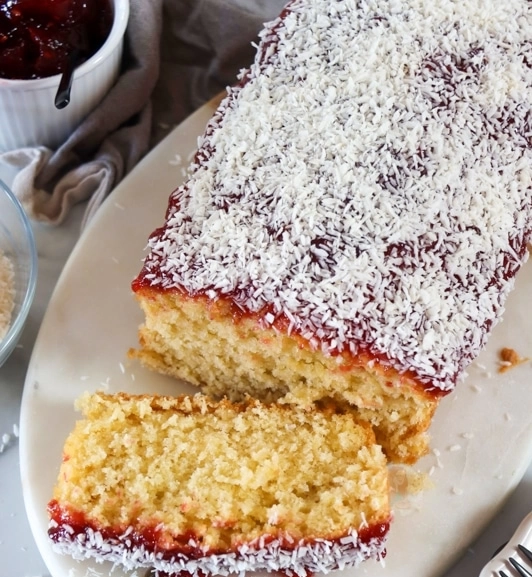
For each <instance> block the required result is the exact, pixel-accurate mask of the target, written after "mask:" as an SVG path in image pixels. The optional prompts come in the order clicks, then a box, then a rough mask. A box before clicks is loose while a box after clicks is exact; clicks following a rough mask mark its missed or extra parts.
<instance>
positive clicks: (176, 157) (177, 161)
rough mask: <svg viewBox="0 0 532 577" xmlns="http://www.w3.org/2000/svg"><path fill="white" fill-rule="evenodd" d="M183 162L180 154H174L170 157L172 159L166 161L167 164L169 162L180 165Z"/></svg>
mask: <svg viewBox="0 0 532 577" xmlns="http://www.w3.org/2000/svg"><path fill="white" fill-rule="evenodd" d="M182 162H183V159H182V158H181V155H180V154H175V155H174V158H172V160H170V161H168V164H171V165H172V166H181V164H182Z"/></svg>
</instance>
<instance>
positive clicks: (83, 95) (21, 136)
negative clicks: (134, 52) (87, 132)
mask: <svg viewBox="0 0 532 577" xmlns="http://www.w3.org/2000/svg"><path fill="white" fill-rule="evenodd" d="M113 6H114V19H113V26H112V28H111V31H110V33H109V36H108V37H107V40H106V41H105V42H104V44H103V45H102V47H101V48H100V49H99V50H98V52H96V54H94V55H93V56H91V58H89V59H88V60H87V61H86V62H84V63H83V64H82V65H81V66H79V68H78V69H77V70H76V71H75V73H74V79H73V82H72V91H71V98H70V103H69V104H68V106H66V107H65V108H63V109H61V110H58V109H57V108H56V107H55V104H54V100H55V95H56V92H57V88H58V86H59V80H60V78H61V75H60V74H56V75H55V76H48V77H46V78H36V79H31V80H9V79H5V78H0V152H5V151H7V150H13V149H16V148H22V147H25V146H38V145H44V146H48V147H49V148H52V149H55V148H57V147H58V146H59V145H60V144H61V143H63V142H64V141H65V140H66V138H67V137H68V136H69V134H71V133H72V132H73V131H74V130H75V128H76V127H77V126H78V125H79V124H80V123H81V121H82V120H83V119H84V118H85V117H86V116H87V114H88V113H89V112H90V111H91V110H93V109H94V108H95V107H96V106H97V105H98V104H99V103H100V102H101V100H102V99H103V97H104V96H105V95H106V94H107V92H108V91H109V89H110V88H111V86H112V85H113V84H114V82H115V81H116V79H117V77H118V74H119V71H120V62H121V59H122V49H123V43H124V33H125V30H126V26H127V21H128V17H129V0H113Z"/></svg>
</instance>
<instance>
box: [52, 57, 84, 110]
mask: <svg viewBox="0 0 532 577" xmlns="http://www.w3.org/2000/svg"><path fill="white" fill-rule="evenodd" d="M78 54H79V51H78V50H74V51H73V52H72V53H71V54H70V56H69V58H68V62H67V66H66V68H65V70H64V71H63V73H62V74H61V79H60V81H59V86H58V88H57V93H56V95H55V101H54V103H55V107H56V108H58V109H59V110H61V108H64V107H65V106H67V104H68V103H69V102H70V91H71V89H72V79H73V78H74V70H75V69H76V65H77V61H78Z"/></svg>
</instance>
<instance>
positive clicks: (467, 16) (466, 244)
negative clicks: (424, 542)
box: [132, 0, 532, 462]
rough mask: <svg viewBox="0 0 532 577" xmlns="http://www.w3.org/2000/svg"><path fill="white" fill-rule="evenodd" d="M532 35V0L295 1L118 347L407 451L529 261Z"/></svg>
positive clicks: (158, 240) (212, 130) (196, 166)
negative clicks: (343, 421) (346, 418)
mask: <svg viewBox="0 0 532 577" xmlns="http://www.w3.org/2000/svg"><path fill="white" fill-rule="evenodd" d="M531 38H532V5H531V3H530V0H507V1H505V2H500V1H499V0H468V1H467V2H463V1H462V0H441V1H438V2H437V3H434V2H428V1H426V0H393V1H386V2H385V1H380V0H334V1H330V0H293V1H291V2H290V3H289V4H288V5H287V7H286V9H285V10H284V11H283V13H282V14H281V15H280V16H279V18H278V19H276V20H275V21H273V22H271V23H269V24H267V25H266V26H265V28H264V30H263V32H262V33H261V38H260V43H259V45H258V50H257V56H256V59H255V62H254V63H253V65H252V66H251V67H250V69H249V70H246V71H244V72H243V73H242V75H241V78H240V82H239V83H238V85H237V86H235V87H233V88H231V89H230V90H229V92H228V95H227V97H226V98H225V100H224V101H223V102H222V104H221V105H220V107H219V109H218V111H217V113H216V114H215V116H214V118H213V119H212V121H211V122H210V123H209V125H208V127H207V129H206V132H205V134H204V136H203V139H202V141H201V143H200V146H199V149H198V152H197V155H196V158H195V160H194V163H193V165H192V166H191V174H190V178H188V179H187V181H186V182H185V183H184V184H183V185H182V186H179V188H178V189H177V190H175V192H173V193H172V194H171V196H170V200H169V205H168V210H167V214H166V219H165V221H164V223H162V225H161V228H159V229H157V230H156V231H155V232H154V233H153V234H152V236H151V238H150V240H149V254H148V256H147V258H146V260H145V263H144V266H143V268H142V270H141V272H140V273H139V275H138V277H137V278H136V279H135V280H134V282H133V290H134V292H135V295H136V297H137V299H138V301H139V303H140V306H141V307H142V309H143V311H144V313H145V323H144V324H143V326H142V327H141V328H140V347H139V349H138V350H136V351H133V352H132V355H133V356H134V357H136V358H138V359H140V360H141V362H142V363H143V364H144V365H145V366H147V367H149V368H152V369H154V370H156V371H160V372H162V373H165V374H168V375H172V376H175V377H177V378H181V379H185V380H187V381H189V382H191V383H193V384H195V385H197V386H199V387H200V388H201V390H202V392H204V393H206V394H209V395H211V396H214V397H223V396H227V397H229V398H230V399H232V400H237V401H238V400H242V399H244V398H245V396H246V395H251V396H253V397H256V398H258V399H262V400H264V401H272V400H275V401H278V402H280V403H290V404H297V405H301V406H303V407H310V406H311V405H323V406H328V407H334V408H335V410H337V411H355V412H356V413H357V415H358V417H359V418H362V419H364V420H366V421H367V422H369V423H371V424H372V426H373V427H374V429H375V433H376V436H377V441H378V442H379V443H380V444H382V446H383V447H384V449H385V451H386V453H387V455H388V457H389V458H390V459H392V460H394V461H402V462H414V461H416V460H417V459H418V458H419V457H420V456H421V455H422V454H424V453H425V452H426V450H427V443H428V437H427V430H428V428H429V426H430V423H431V420H432V416H433V414H434V411H435V409H436V407H437V405H438V402H439V400H440V399H441V398H442V396H444V395H446V394H447V393H449V392H450V391H452V390H453V388H454V387H455V385H456V384H457V382H459V381H460V380H461V379H462V378H463V376H464V373H465V370H466V368H467V367H468V365H469V364H470V363H471V362H472V360H473V359H475V358H476V357H477V355H478V354H479V352H480V351H481V350H482V348H483V347H484V345H485V343H486V340H487V338H488V336H489V334H490V331H491V330H492V328H493V327H494V325H495V324H496V323H497V321H498V320H499V319H500V318H501V315H502V313H503V310H504V304H505V301H506V298H507V296H508V294H509V292H510V291H511V289H512V287H513V284H514V278H515V275H516V274H517V272H518V271H519V269H520V267H521V266H522V264H523V263H524V261H525V260H526V257H527V251H526V245H527V241H528V240H529V239H530V236H531V229H532V225H531V213H532V206H531V205H532V200H531V199H532V192H531V187H532V184H531V182H532V176H531V175H532V146H531V144H532V136H531V135H532V126H531V118H532V110H531V99H532V44H531V41H530V39H531Z"/></svg>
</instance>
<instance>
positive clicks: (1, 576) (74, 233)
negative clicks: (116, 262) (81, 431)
mask: <svg viewBox="0 0 532 577" xmlns="http://www.w3.org/2000/svg"><path fill="white" fill-rule="evenodd" d="M0 176H2V177H3V178H4V179H6V180H7V181H9V174H8V173H6V172H5V168H4V169H3V168H2V167H0ZM83 208H84V207H83V206H80V207H77V208H76V209H75V210H74V211H73V213H72V214H71V215H70V216H69V218H68V219H67V221H66V222H65V223H64V224H63V225H61V226H59V227H48V226H43V225H34V231H35V236H36V240H37V247H38V253H39V278H38V283H37V291H36V297H35V301H34V303H33V306H32V308H31V311H30V314H29V317H28V321H27V325H26V327H25V330H24V332H23V335H22V338H21V341H20V343H19V346H18V347H17V348H16V349H15V351H14V353H13V355H12V357H11V358H10V359H9V360H8V361H7V363H6V364H5V365H4V366H3V367H0V439H1V438H2V435H4V434H6V435H9V436H10V437H11V440H10V442H9V443H8V444H7V445H6V446H5V448H4V450H3V452H2V453H1V454H0V560H1V561H0V577H40V576H42V577H44V576H48V575H49V572H48V570H47V568H46V566H45V565H44V563H43V561H42V559H41V557H40V555H39V552H38V550H37V547H36V546H35V544H34V540H33V537H32V534H31V530H30V527H29V525H28V522H27V520H26V515H25V511H24V503H23V497H22V490H21V485H20V474H19V455H18V443H17V438H16V436H15V434H14V432H15V430H16V426H17V425H18V419H19V410H20V402H21V396H22V390H23V386H24V378H25V373H26V369H27V366H28V362H29V359H30V356H31V351H32V347H33V343H34V341H35V338H36V335H37V332H38V330H39V326H40V323H41V320H42V317H43V314H44V311H45V309H46V306H47V303H48V301H49V298H50V296H51V294H52V291H53V288H54V286H55V283H56V281H57V278H58V276H59V274H60V272H61V270H62V267H63V265H64V263H65V261H66V259H67V257H68V255H69V254H70V251H71V250H72V247H73V246H74V244H75V243H76V241H77V239H78V236H79V225H80V221H81V216H82V213H83ZM57 346H61V343H60V342H58V343H57ZM531 414H532V413H531ZM531 418H532V416H531ZM14 426H15V430H14ZM43 435H46V431H43ZM489 467H490V464H489V463H486V468H489ZM481 490H482V488H481V487H479V491H481ZM531 510H532V466H530V467H529V468H528V471H527V473H526V474H525V476H524V478H523V480H522V481H521V483H520V484H519V486H518V488H517V490H516V491H515V492H514V493H513V494H512V495H511V496H510V498H509V499H508V501H507V502H506V504H505V506H504V508H503V509H502V510H501V512H500V513H499V515H498V516H497V518H496V519H494V520H493V522H492V523H491V525H490V526H489V528H488V529H487V530H486V531H485V532H484V533H483V534H482V536H481V537H480V539H478V541H477V542H475V543H471V544H470V546H469V548H468V550H467V553H466V554H465V556H464V557H463V558H462V559H461V560H460V561H459V562H458V563H457V564H456V565H455V566H454V567H453V568H452V569H450V570H449V571H448V572H447V573H446V574H445V575H444V576H442V577H462V576H463V577H465V576H468V577H474V576H475V575H478V573H479V571H480V569H481V567H482V565H483V563H484V562H485V561H486V560H487V559H488V558H489V555H490V554H491V552H492V551H493V550H494V549H495V548H496V547H497V546H498V545H500V544H501V543H502V542H504V541H505V540H507V539H508V537H509V535H510V534H511V533H512V532H513V529H514V528H515V527H516V526H517V524H518V523H519V521H520V520H521V519H522V517H524V516H525V514H527V513H528V512H529V511H531ZM463 538H464V542H468V540H469V538H468V536H467V535H464V536H463ZM422 546H423V544H422V543H420V547H422ZM412 577H415V576H412Z"/></svg>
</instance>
